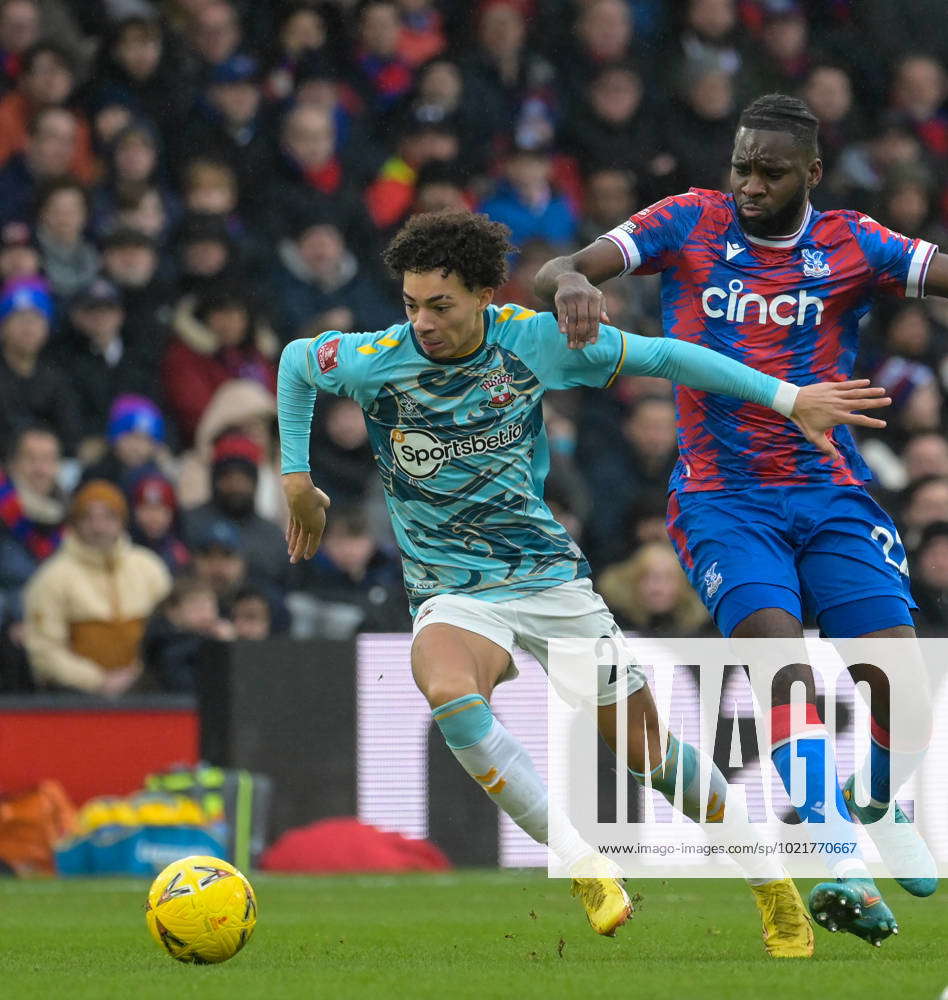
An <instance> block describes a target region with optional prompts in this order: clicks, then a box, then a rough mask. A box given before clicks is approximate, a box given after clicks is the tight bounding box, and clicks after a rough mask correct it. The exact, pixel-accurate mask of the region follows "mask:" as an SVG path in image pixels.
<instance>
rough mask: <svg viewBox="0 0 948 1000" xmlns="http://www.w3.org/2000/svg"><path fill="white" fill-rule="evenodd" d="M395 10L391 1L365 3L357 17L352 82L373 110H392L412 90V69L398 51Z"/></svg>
mask: <svg viewBox="0 0 948 1000" xmlns="http://www.w3.org/2000/svg"><path fill="white" fill-rule="evenodd" d="M400 35H401V24H400V23H399V16H398V7H397V6H396V4H395V3H392V2H390V0H368V2H367V3H365V4H363V5H362V6H361V7H360V8H359V11H358V14H357V23H356V43H355V48H354V52H353V63H354V66H353V69H354V70H355V74H354V82H355V84H356V86H357V87H358V88H359V90H360V92H361V93H362V95H363V97H364V98H365V100H366V103H367V104H368V105H369V106H370V108H371V109H372V111H373V112H374V113H375V114H377V115H380V116H384V115H385V114H386V113H387V112H390V111H392V110H394V108H395V107H396V106H397V104H398V102H399V101H400V100H401V98H403V97H404V96H405V95H406V94H407V93H408V91H409V89H410V88H411V84H412V68H411V65H410V64H409V62H408V60H407V59H405V58H404V56H403V55H402V54H401V52H400V51H399V41H400Z"/></svg>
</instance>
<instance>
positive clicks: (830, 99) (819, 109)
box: [800, 63, 863, 208]
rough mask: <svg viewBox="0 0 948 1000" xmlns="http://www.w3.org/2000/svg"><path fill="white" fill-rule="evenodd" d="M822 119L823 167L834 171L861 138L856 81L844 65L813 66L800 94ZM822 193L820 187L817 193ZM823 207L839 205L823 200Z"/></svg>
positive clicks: (828, 171) (821, 144)
mask: <svg viewBox="0 0 948 1000" xmlns="http://www.w3.org/2000/svg"><path fill="white" fill-rule="evenodd" d="M800 96H801V97H802V98H803V99H804V100H805V101H806V103H807V104H808V105H809V106H810V110H811V111H812V112H813V114H815V115H816V117H817V118H818V119H819V122H820V153H821V155H822V159H823V168H824V170H825V171H826V172H827V174H831V173H832V172H833V170H834V169H835V167H836V164H837V162H838V160H839V157H840V155H841V153H842V152H843V150H844V149H846V148H847V147H848V146H849V145H850V144H851V143H853V142H855V141H856V140H857V139H859V138H860V137H861V134H862V130H863V129H862V124H861V122H860V120H859V115H858V112H857V110H856V106H855V101H854V98H853V84H852V80H851V78H850V76H849V74H848V73H847V72H846V70H845V69H844V68H843V67H842V66H836V65H832V64H829V63H816V64H815V65H814V66H812V67H811V68H810V71H809V72H808V73H807V76H806V79H805V80H804V82H803V88H802V90H801V95H800ZM818 193H819V188H817V189H816V191H814V195H817V194H818ZM819 207H820V208H823V207H826V208H831V207H832V208H835V207H836V206H835V205H829V204H826V202H825V201H821V203H820V206H819Z"/></svg>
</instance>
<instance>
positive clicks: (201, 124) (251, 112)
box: [175, 54, 274, 197]
mask: <svg viewBox="0 0 948 1000" xmlns="http://www.w3.org/2000/svg"><path fill="white" fill-rule="evenodd" d="M273 139H274V137H273V134H272V131H271V127H270V122H269V119H268V115H267V113H266V109H265V107H264V105H263V100H262V94H261V89H260V66H259V63H258V62H257V60H256V59H254V58H253V57H252V56H248V55H243V54H236V55H232V56H230V58H228V59H226V60H225V61H224V62H222V63H219V64H218V65H217V66H214V67H213V68H212V69H211V70H210V72H209V74H208V79H207V85H206V86H205V88H204V90H203V91H202V92H201V95H200V97H199V99H198V101H197V103H196V105H195V108H194V112H193V113H192V114H191V115H190V116H189V117H188V121H187V124H186V125H185V126H184V128H182V129H180V130H179V134H178V136H177V141H176V143H175V148H176V150H177V153H176V156H177V160H178V162H179V163H183V162H184V161H186V160H187V159H188V158H189V157H191V156H193V155H194V152H195V151H196V150H198V151H200V153H201V155H202V156H206V157H210V158H211V159H216V160H221V161H223V162H225V163H229V164H231V165H232V166H233V168H234V169H235V170H236V172H237V177H238V183H239V186H240V190H241V191H244V192H246V193H247V195H248V197H252V196H253V194H254V193H255V192H257V191H259V190H260V189H261V188H262V187H264V186H266V184H267V183H268V182H269V180H270V176H271V174H272V171H273V158H274V141H273Z"/></svg>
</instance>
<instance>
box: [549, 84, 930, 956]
mask: <svg viewBox="0 0 948 1000" xmlns="http://www.w3.org/2000/svg"><path fill="white" fill-rule="evenodd" d="M817 124H818V123H817V120H816V118H815V117H814V116H813V115H812V114H811V113H810V111H809V109H808V108H807V107H806V105H805V104H804V103H803V102H802V101H799V100H797V99H796V98H792V97H787V96H785V95H782V94H770V95H767V96H764V97H761V98H758V99H757V100H756V101H754V102H753V103H752V104H751V105H749V106H748V107H747V108H746V109H745V110H744V111H743V113H742V115H741V118H740V121H739V125H738V130H737V134H736V136H735V142H734V150H733V154H732V162H731V181H730V183H731V193H729V194H722V193H721V192H718V191H706V190H698V189H692V190H690V191H688V192H687V193H685V194H681V195H676V196H674V197H670V198H666V199H664V200H663V201H660V202H658V203H657V204H655V205H652V206H651V207H649V208H646V209H644V210H643V211H641V212H639V213H637V214H636V215H634V216H632V218H631V219H629V220H628V221H627V222H623V223H622V224H621V225H618V226H617V227H616V228H615V229H613V230H611V231H610V232H608V233H605V234H604V235H603V236H602V237H600V238H599V239H598V240H597V241H595V242H594V243H592V244H590V245H589V246H588V247H586V248H585V249H583V250H581V251H579V252H578V253H576V254H573V255H572V256H568V257H558V258H556V259H554V260H552V261H550V262H548V263H547V264H546V265H544V267H543V268H541V270H540V272H539V273H538V275H537V291H538V293H539V294H540V296H541V297H542V298H544V299H546V300H548V301H551V302H554V303H555V306H556V310H557V313H558V316H559V320H560V328H561V330H562V331H563V333H564V334H565V335H566V336H567V338H568V341H569V343H570V345H571V346H573V347H576V346H582V345H583V344H586V343H589V342H592V341H595V339H596V337H597V335H598V334H597V331H598V328H599V322H600V319H601V318H605V314H604V312H603V307H602V293H601V292H600V291H599V289H598V288H596V287H595V286H596V285H598V284H599V283H601V282H602V281H605V280H606V279H608V278H612V277H615V276H618V275H628V274H653V273H655V272H661V274H662V309H663V325H664V330H665V335H666V337H672V338H676V339H678V340H684V341H690V342H692V343H696V344H703V345H705V346H707V347H711V348H713V349H714V350H716V351H720V352H721V353H724V354H727V355H728V356H730V357H732V358H735V359H738V360H741V361H743V362H745V363H746V364H749V365H753V366H755V367H758V368H760V369H761V370H763V371H767V372H770V373H771V374H773V375H776V376H778V377H779V378H785V379H789V380H791V381H794V382H797V383H800V384H806V383H809V382H817V381H822V380H824V379H846V378H850V377H851V374H850V373H851V371H852V367H853V362H854V359H855V355H856V350H857V346H858V343H857V341H858V323H859V320H860V318H861V317H862V316H863V315H864V314H865V313H866V311H867V310H868V309H869V306H870V302H871V298H872V296H873V295H874V294H875V293H876V291H884V292H889V293H891V294H893V295H903V296H921V295H923V294H926V293H927V294H934V295H943V296H945V295H948V256H946V255H944V254H940V253H938V249H937V247H935V246H933V245H932V244H930V243H927V242H926V241H925V240H920V239H912V238H911V237H908V236H904V235H902V234H900V233H895V232H892V231H891V230H889V229H886V228H885V227H884V226H881V225H879V224H878V223H877V222H875V221H874V220H873V219H872V218H870V217H868V216H866V215H861V214H860V213H858V212H852V211H830V212H818V211H816V210H815V209H814V208H813V207H812V205H811V204H810V197H809V196H810V191H811V190H812V188H814V187H815V186H816V185H817V184H818V183H819V181H820V178H821V174H822V165H821V162H820V159H819V156H818V140H817ZM676 401H677V409H678V419H679V430H678V443H679V452H680V459H679V462H678V465H677V467H676V469H675V472H674V474H673V476H672V480H671V483H670V495H669V504H668V531H669V535H670V537H671V539H672V542H673V543H674V545H675V547H676V549H677V551H678V556H679V559H680V561H681V564H682V566H683V568H684V569H685V572H686V573H687V574H688V576H689V579H690V580H691V583H692V585H693V586H694V588H695V589H696V590H697V591H698V593H699V594H700V595H701V597H702V599H703V600H704V602H705V604H706V605H707V607H708V610H709V611H710V613H711V614H712V615H713V616H714V620H715V622H716V623H717V626H718V628H719V629H720V630H721V632H722V633H723V634H724V635H726V636H735V637H743V638H761V637H776V638H788V639H794V638H797V637H802V634H803V633H802V621H803V618H804V614H805V612H807V611H809V612H811V613H812V614H814V615H815V616H816V619H817V621H818V622H819V625H820V628H821V630H822V631H823V633H824V634H825V635H826V636H828V637H831V638H855V637H864V636H865V637H875V636H878V637H903V638H912V637H914V630H913V627H912V626H913V621H912V615H911V610H912V608H914V606H915V605H914V603H913V601H912V597H911V593H910V590H909V581H908V571H907V566H906V561H905V552H904V551H903V548H902V543H901V541H900V540H899V536H898V532H897V530H896V528H895V525H894V524H893V523H892V519H891V518H890V517H889V515H888V514H887V513H886V512H885V511H883V510H882V509H881V508H880V507H879V506H878V505H877V504H876V503H875V502H874V501H873V500H872V498H871V497H870V496H869V494H868V493H867V492H866V490H865V489H864V487H863V485H862V484H863V483H864V482H865V481H866V480H867V479H869V478H871V473H870V472H869V469H868V468H867V467H866V465H865V463H864V462H863V460H862V458H861V457H860V455H859V453H858V451H857V450H856V448H855V445H854V443H853V439H852V436H851V434H850V433H849V431H848V429H847V428H837V429H836V430H835V431H834V432H833V441H834V442H835V445H836V448H837V454H836V456H835V457H831V458H830V457H827V456H826V455H825V454H822V453H821V452H820V451H819V450H817V449H816V448H814V447H813V445H812V443H810V442H807V441H806V440H804V439H803V438H802V437H801V436H800V434H799V433H797V431H796V429H795V428H794V427H793V426H792V425H791V424H789V423H787V422H786V421H784V420H782V419H780V418H779V417H778V416H776V415H775V414H774V413H772V412H765V411H764V410H762V409H760V408H759V407H756V406H754V405H752V404H751V405H748V404H745V403H739V402H736V401H734V400H730V399H725V398H723V397H721V396H717V395H714V394H712V393H705V392H700V391H699V392H695V391H693V390H691V389H688V388H685V387H681V386H679V387H678V388H677V389H676ZM866 669H867V670H871V669H872V668H866ZM795 671H796V672H795V674H794V675H793V676H792V677H791V679H790V681H789V682H788V683H787V685H786V687H785V689H784V690H781V691H776V692H775V707H774V709H773V715H772V733H773V739H774V745H773V747H772V759H773V761H774V764H775V766H776V768H777V770H778V772H779V773H780V776H781V779H782V780H783V783H784V785H785V786H787V787H788V789H789V781H790V745H789V742H790V738H791V737H793V736H796V735H797V734H796V733H792V732H791V731H790V712H789V691H790V685H791V683H792V682H793V681H796V680H801V681H803V682H804V683H805V684H806V689H807V703H808V704H807V716H806V725H807V729H806V735H807V736H808V737H811V738H813V739H818V740H821V741H822V744H823V747H824V753H825V754H826V755H830V754H832V748H831V746H830V744H829V741H827V740H826V738H825V729H823V728H822V722H821V720H820V717H819V714H818V712H817V709H816V704H815V691H814V684H813V677H812V671H811V670H810V668H809V667H808V666H805V665H803V664H801V665H798V667H797V668H795ZM851 672H852V674H853V677H854V679H856V680H859V679H865V676H866V674H865V671H864V670H861V669H860V668H859V667H853V668H852V670H851ZM879 716H881V713H879V715H877V716H875V717H874V718H873V720H872V721H873V727H872V729H873V740H872V743H871V751H870V759H871V760H873V763H874V764H881V765H883V766H881V767H873V778H872V783H871V786H870V803H869V805H868V806H867V807H858V806H857V805H856V803H855V800H854V799H853V794H852V791H853V785H852V782H853V779H852V778H850V779H849V781H848V782H847V783H846V786H845V789H844V790H842V791H841V790H840V789H839V788H837V803H838V805H839V807H840V810H841V815H845V811H846V809H847V803H848V808H849V811H850V813H851V814H852V815H853V816H854V818H855V819H857V820H860V821H863V820H866V819H870V818H872V817H873V816H878V815H879V814H880V813H881V812H884V811H885V808H886V807H887V805H888V803H889V799H890V787H889V779H888V776H889V765H890V764H891V765H892V766H893V768H895V769H896V770H895V772H893V773H902V772H899V771H898V765H901V766H903V769H904V768H909V769H910V766H911V761H917V759H918V755H919V753H920V752H922V750H923V749H924V747H923V746H921V741H920V746H919V747H916V748H906V749H907V750H911V751H912V752H906V753H905V754H901V753H897V752H896V750H895V748H893V749H892V751H891V753H890V749H889V745H888V728H887V727H888V719H887V718H883V717H879ZM810 766H813V767H818V768H819V769H820V772H819V773H820V774H822V767H823V764H822V762H820V761H819V760H817V759H815V758H814V760H813V763H812V765H808V767H810ZM903 776H904V774H903ZM893 784H895V787H896V788H897V787H898V784H896V783H895V779H894V777H893ZM819 806H820V807H822V803H819ZM896 808H897V807H896ZM896 815H897V816H898V813H897V814H896ZM821 816H822V811H821V812H820V817H821ZM820 817H817V816H814V817H807V816H804V815H802V814H801V818H803V819H806V818H815V819H817V821H820V822H822V821H823V820H822V819H821V818H820ZM825 822H826V826H825V827H824V831H825V835H826V836H825V839H827V840H832V839H834V836H833V835H834V834H836V833H839V834H840V836H839V837H838V838H836V839H841V840H842V839H846V838H845V837H844V836H842V834H843V833H844V832H845V826H846V823H845V821H844V820H843V819H842V818H841V816H839V817H837V816H835V813H834V810H832V809H828V810H826V816H825ZM868 829H869V830H870V832H871V831H872V830H873V827H872V826H869V828H868ZM915 850H916V851H917V852H918V855H919V857H922V858H927V852H926V851H925V849H924V847H923V845H921V842H920V841H917V842H916V843H915ZM847 864H848V867H847ZM833 874H834V875H835V876H836V877H837V881H836V882H832V883H822V884H820V885H819V886H817V887H816V888H815V889H814V890H813V891H812V893H811V895H810V910H811V912H812V913H813V914H814V916H815V917H816V918H817V920H819V921H820V922H821V923H823V924H824V925H825V926H828V927H830V929H837V927H838V928H839V929H843V930H847V931H850V932H851V933H853V934H856V935H858V936H859V937H862V938H864V939H866V940H867V941H870V942H871V943H873V944H878V943H879V942H880V941H881V940H882V939H883V938H885V937H887V936H888V935H889V934H890V933H893V932H894V931H896V930H897V926H896V923H895V919H894V917H893V915H892V913H891V911H890V910H889V908H888V907H887V906H886V904H885V903H884V902H883V901H882V900H881V898H880V897H879V893H878V891H877V889H876V887H875V885H874V884H873V883H872V881H871V879H869V878H868V872H867V871H866V870H865V867H864V865H862V863H861V861H859V860H858V859H857V860H855V861H854V860H853V859H848V862H847V863H844V865H842V866H838V867H837V868H835V869H833ZM898 881H899V882H900V884H901V885H902V886H903V888H905V889H907V890H908V891H909V892H911V893H913V894H914V895H919V896H923V895H929V894H930V893H931V892H934V890H935V887H936V885H937V881H936V880H935V878H934V877H917V878H902V879H899V880H898Z"/></svg>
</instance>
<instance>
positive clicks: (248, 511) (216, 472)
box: [184, 434, 289, 592]
mask: <svg viewBox="0 0 948 1000" xmlns="http://www.w3.org/2000/svg"><path fill="white" fill-rule="evenodd" d="M263 457H264V456H263V450H262V449H261V448H260V446H259V445H258V444H257V443H256V442H255V441H252V440H251V439H250V438H248V437H243V436H242V435H240V434H226V435H224V437H222V438H221V439H220V440H219V441H217V443H216V444H215V445H214V457H213V463H212V466H211V499H210V500H209V501H208V502H207V503H206V504H202V505H201V506H200V507H196V508H195V509H194V510H191V511H188V512H187V513H186V514H185V517H184V528H185V539H186V540H187V541H188V542H189V544H191V545H193V543H194V540H195V539H198V538H202V537H204V536H205V535H206V534H207V532H208V530H209V529H210V527H211V525H213V524H215V523H216V522H219V521H227V522H230V523H231V524H232V525H233V526H234V527H235V528H236V529H237V532H238V535H239V539H240V547H241V551H242V552H243V553H244V554H245V556H246V559H247V569H248V573H249V575H250V576H251V577H252V578H253V579H256V580H260V581H261V582H265V583H267V584H269V585H271V586H273V587H276V588H278V589H279V590H280V591H281V592H282V591H284V590H285V584H286V579H287V574H288V572H289V562H288V561H287V558H286V540H285V539H284V537H283V532H282V531H281V530H280V529H279V528H278V527H277V526H276V525H275V524H274V523H273V522H272V521H268V520H266V518H263V517H261V516H260V515H259V514H258V513H257V511H256V506H255V496H256V491H257V478H258V475H259V466H260V463H261V462H262V461H263Z"/></svg>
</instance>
